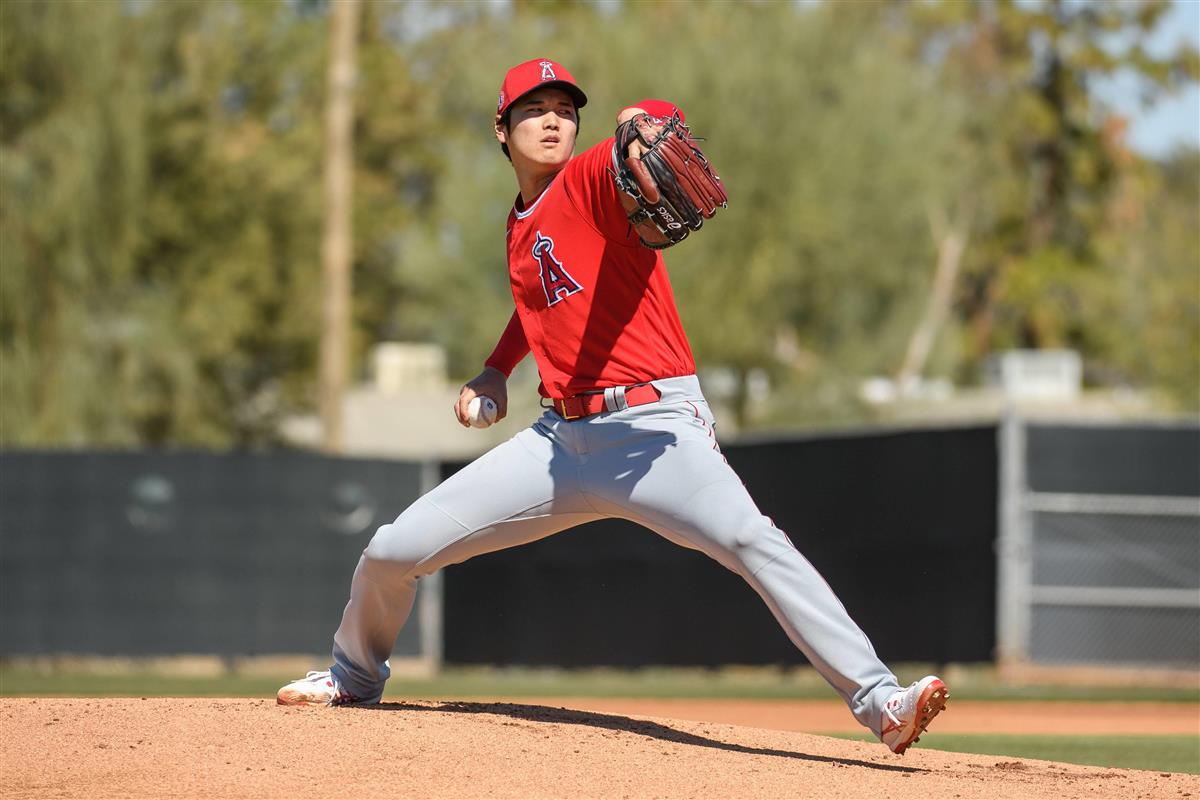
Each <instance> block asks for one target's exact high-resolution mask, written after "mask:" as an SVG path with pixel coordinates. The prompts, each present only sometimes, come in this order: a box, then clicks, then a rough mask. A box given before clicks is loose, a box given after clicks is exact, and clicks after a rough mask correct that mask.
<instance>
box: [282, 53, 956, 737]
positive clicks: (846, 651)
mask: <svg viewBox="0 0 1200 800" xmlns="http://www.w3.org/2000/svg"><path fill="white" fill-rule="evenodd" d="M586 103H587V96H586V95H585V94H584V93H583V91H582V90H581V89H580V88H579V87H578V85H576V82H575V79H574V78H573V77H572V76H571V74H570V73H569V72H568V71H567V70H566V69H565V68H564V67H563V66H562V65H561V64H559V63H557V62H555V61H552V60H550V59H535V60H533V61H527V62H525V63H523V64H519V65H517V66H515V67H513V68H512V69H511V70H509V71H508V73H507V74H506V76H505V78H504V82H503V85H502V86H501V89H500V99H499V104H498V107H497V113H496V117H495V135H496V139H497V141H498V142H499V143H500V146H501V148H502V150H503V151H504V153H505V155H506V156H507V157H508V158H509V160H510V161H511V162H512V168H513V172H514V173H515V175H516V179H517V185H518V187H519V189H520V194H518V195H517V198H516V202H515V203H514V205H513V209H512V211H511V212H510V214H509V217H508V224H507V230H506V233H505V236H506V240H507V246H508V268H509V279H510V282H511V285H512V293H513V300H514V302H515V310H514V311H513V314H512V317H511V319H510V320H509V322H508V325H507V327H506V328H505V330H504V332H503V334H502V335H501V336H500V339H499V342H498V343H497V345H496V347H495V349H494V351H493V352H492V354H491V355H490V356H489V357H488V358H487V360H486V361H485V366H484V368H483V371H482V372H480V373H479V375H478V376H476V377H475V378H473V379H472V380H470V381H469V382H468V383H467V384H466V385H464V386H463V387H462V390H461V393H460V395H459V398H458V402H457V404H456V405H455V407H454V413H455V415H456V416H457V418H458V420H459V422H460V423H461V424H463V425H467V424H469V423H470V421H471V420H470V416H471V415H470V413H469V406H470V403H471V400H473V399H475V398H476V397H484V396H486V397H489V398H491V399H492V400H494V401H495V404H496V416H497V418H498V419H502V418H503V417H504V415H505V413H506V407H507V398H508V392H507V379H508V376H509V374H510V373H511V372H512V370H513V368H514V367H515V366H516V365H517V363H518V362H520V361H521V360H522V359H523V358H524V357H525V356H526V355H527V354H529V353H532V354H533V357H534V360H535V361H536V363H537V367H538V371H539V374H540V377H541V386H540V387H539V391H540V393H541V394H542V396H543V398H544V399H543V405H544V406H545V407H546V409H547V410H546V412H545V413H544V414H543V415H542V416H541V418H540V419H538V420H537V421H536V422H534V423H533V425H532V426H531V427H529V428H527V429H525V430H523V431H521V432H520V433H518V434H517V435H516V436H514V437H513V438H512V439H510V440H508V441H507V442H506V443H504V444H502V445H500V446H499V447H496V448H495V449H494V450H491V451H490V452H488V453H486V454H485V455H483V456H481V457H480V458H479V459H477V460H476V461H474V462H473V463H471V464H470V465H468V466H467V467H466V468H464V469H463V470H461V471H460V472H458V473H457V474H456V475H454V476H453V477H451V478H449V479H448V480H446V481H445V482H444V483H442V484H441V485H440V486H438V487H437V488H435V489H434V490H432V491H431V492H429V493H428V494H426V495H425V496H423V497H421V498H420V499H419V500H417V501H416V502H415V503H413V505H411V506H410V507H409V508H408V509H406V510H405V511H404V512H403V513H402V514H401V515H400V516H399V517H398V518H397V519H396V521H395V522H393V523H391V524H388V525H384V526H383V527H381V528H380V529H379V530H378V531H377V532H376V534H375V536H374V537H373V538H372V539H371V542H370V544H369V545H368V546H367V548H366V550H364V551H363V554H362V558H361V559H360V560H359V563H358V566H357V568H356V569H355V572H354V577H353V581H352V583H351V586H350V600H349V602H348V604H347V605H346V609H345V612H344V614H343V617H342V622H341V625H340V626H339V627H338V629H337V632H336V633H335V634H334V638H333V661H334V663H333V666H332V667H331V669H330V670H328V671H324V672H310V673H309V674H308V675H307V676H306V677H304V678H302V679H300V680H298V681H295V682H293V683H290V684H288V685H287V686H284V687H283V688H282V689H280V690H279V694H278V702H279V703H281V704H287V705H302V704H320V705H359V704H372V703H377V702H379V700H380V697H381V696H382V695H383V687H384V683H385V682H386V681H387V679H388V677H389V675H390V668H389V664H388V657H389V656H390V654H391V650H392V647H393V645H394V644H395V639H396V636H397V634H398V633H399V631H400V629H401V627H402V626H403V625H404V623H405V620H406V619H407V618H408V615H409V613H410V611H411V610H412V606H413V599H414V597H415V594H416V587H417V580H418V579H420V578H421V577H423V576H426V575H430V574H432V573H434V572H435V571H437V570H439V569H441V568H442V567H445V566H447V565H450V564H457V563H460V562H463V561H466V560H467V559H469V558H471V557H473V556H477V555H480V554H481V553H488V552H493V551H496V550H501V549H504V548H508V547H515V546H517V545H521V544H525V543H527V542H533V541H536V540H538V539H541V538H544V537H546V536H550V535H551V534H553V533H557V532H558V531H561V530H564V529H566V528H570V527H573V526H575V525H579V524H581V523H584V522H589V521H591V520H596V519H601V518H604V517H621V518H624V519H628V520H632V521H634V522H637V523H639V524H640V525H643V526H645V527H647V528H649V529H650V530H652V531H654V532H656V533H658V534H659V535H661V536H663V537H665V538H667V539H669V540H670V541H672V542H675V543H676V544H679V545H682V546H683V547H690V548H693V549H696V550H700V551H703V552H704V553H706V554H708V555H709V556H711V557H712V558H714V559H715V560H716V561H718V562H719V563H721V564H722V565H723V566H725V567H727V568H728V569H730V570H733V571H734V572H736V573H737V574H738V575H740V576H742V578H743V579H745V581H746V582H747V583H748V584H749V585H750V587H751V588H752V589H753V590H754V591H756V592H757V593H758V594H759V595H760V596H761V597H762V599H763V601H764V602H765V603H766V604H767V606H768V608H770V610H771V612H772V613H773V614H774V615H775V618H776V619H777V620H778V621H779V624H780V625H782V626H783V628H784V630H785V631H786V632H787V635H788V636H789V637H790V638H791V640H792V642H794V643H795V645H796V646H797V647H798V648H799V649H800V650H801V652H803V653H804V655H805V657H806V658H807V659H808V660H809V662H810V663H811V664H812V665H813V666H814V667H815V668H816V669H817V670H818V671H819V672H820V673H821V675H822V676H823V677H824V678H825V679H826V680H827V681H828V682H829V683H830V685H831V686H832V687H833V688H834V690H835V691H837V693H838V694H839V695H841V697H842V699H843V700H845V702H846V704H847V705H848V706H849V708H850V711H851V713H853V715H854V716H855V718H856V719H858V721H859V722H860V723H862V724H863V725H864V726H866V727H868V728H870V729H871V730H872V731H873V732H874V733H875V735H876V736H878V737H880V739H881V740H882V741H883V742H884V743H885V744H886V745H887V746H888V747H889V748H891V750H892V751H893V752H896V753H903V752H904V751H905V749H906V748H908V746H909V745H910V744H912V743H913V742H915V741H916V740H917V737H918V736H920V735H921V733H922V732H923V731H924V730H925V727H926V726H927V725H928V724H929V722H930V721H931V720H932V719H933V718H934V716H936V715H937V714H938V713H939V712H940V711H941V710H942V708H944V706H945V703H946V700H947V698H948V693H947V689H946V686H945V684H944V683H943V682H942V681H941V680H939V679H938V678H937V677H935V676H932V675H930V676H928V677H926V678H924V679H922V680H920V681H917V682H916V683H914V684H913V685H911V686H909V687H907V688H902V687H900V686H899V684H898V683H897V679H896V677H895V675H893V674H892V673H891V671H890V670H888V669H887V667H885V666H884V664H883V663H882V662H881V661H880V660H879V658H878V657H877V656H876V655H875V651H874V649H873V648H872V646H871V643H870V642H869V641H868V639H867V637H866V635H865V634H864V633H863V632H862V630H860V629H859V627H858V626H857V625H856V624H855V623H854V621H853V620H851V619H850V617H849V615H848V614H847V613H846V610H845V608H844V607H843V606H842V604H841V603H840V602H839V601H838V599H837V597H836V596H834V593H833V591H832V590H831V589H830V587H829V586H828V584H826V583H825V581H824V580H823V579H822V578H821V576H820V575H819V574H818V573H817V571H816V570H815V569H814V568H813V567H812V565H811V564H809V562H808V561H807V560H806V559H805V558H804V556H802V555H801V554H800V553H799V552H798V551H797V550H796V548H795V547H794V546H793V545H792V542H791V540H789V539H788V537H787V536H786V535H785V534H784V533H783V532H782V531H780V530H779V529H778V528H776V527H775V525H774V524H773V523H772V522H771V520H770V519H768V518H767V517H765V516H763V514H762V513H761V512H760V511H759V510H758V508H757V507H756V506H755V504H754V501H753V500H752V499H751V498H750V496H749V494H748V493H747V491H746V488H745V486H744V485H743V484H742V482H741V480H740V479H739V478H738V476H737V475H736V474H735V473H734V471H733V470H732V468H731V467H730V466H729V464H728V463H727V462H726V461H725V458H724V457H723V456H722V455H721V451H720V448H719V447H718V445H717V441H716V438H715V436H714V434H713V425H714V424H715V423H714V420H713V415H712V412H711V411H710V410H709V407H708V403H707V402H705V399H704V395H703V394H702V393H701V391H700V385H699V383H698V382H697V380H696V376H695V371H696V366H695V362H694V361H693V359H692V352H691V349H690V348H689V346H688V341H687V337H686V336H685V335H684V331H683V326H682V325H681V324H680V320H679V315H678V312H677V311H676V307H675V300H674V297H673V295H672V292H671V284H670V281H669V280H668V277H667V270H666V267H665V266H664V263H663V256H662V251H661V249H659V248H661V247H663V246H664V245H669V244H671V243H672V242H673V241H677V240H678V238H679V237H681V236H682V235H686V230H684V231H683V232H682V233H680V232H678V231H677V230H676V229H675V228H672V227H671V226H672V224H673V220H675V219H676V218H678V217H680V216H682V217H684V218H688V215H689V214H692V212H693V209H691V208H688V209H681V208H676V207H670V208H668V209H667V210H665V211H664V208H667V207H666V206H663V207H655V201H656V199H661V198H656V197H655V196H650V195H654V194H655V189H654V187H653V186H652V185H651V186H649V187H647V186H645V185H642V186H641V189H640V191H639V188H637V187H635V186H634V185H633V181H634V178H633V177H630V168H631V169H632V170H633V171H634V172H639V171H642V170H640V167H641V166H642V165H643V164H647V165H650V166H651V167H652V169H650V170H649V171H650V172H654V173H655V177H656V178H659V179H660V182H662V183H663V184H664V186H663V187H662V189H663V191H662V192H661V194H662V197H663V198H666V197H667V196H668V195H672V187H671V186H668V185H666V184H669V183H670V182H671V180H672V176H671V175H668V174H666V172H664V169H666V170H667V171H670V169H676V170H680V169H688V168H695V167H696V165H700V166H702V167H703V168H704V169H705V170H706V171H708V174H709V175H710V176H711V177H712V178H713V179H714V180H715V183H713V185H712V186H710V187H709V188H708V189H697V188H696V187H697V186H700V184H701V183H702V182H703V181H702V180H695V179H693V178H694V176H693V177H690V178H689V177H687V176H683V177H680V176H678V175H676V176H675V177H677V178H679V179H680V181H681V182H685V183H686V186H687V192H685V193H683V194H691V195H693V196H695V195H697V194H699V195H702V196H703V195H705V192H707V193H708V194H707V200H706V202H710V205H711V201H721V200H723V199H724V194H723V190H722V189H720V188H719V179H717V178H716V177H715V175H712V173H711V170H709V167H708V164H707V161H706V160H704V159H703V156H702V154H701V153H700V151H699V150H698V149H694V150H690V151H689V150H680V149H678V146H679V144H680V141H682V142H684V143H685V144H686V143H687V142H688V141H690V139H689V137H688V136H687V134H686V126H685V125H684V124H683V122H684V115H683V112H682V111H681V110H680V109H678V108H676V107H675V106H674V105H672V104H670V103H667V102H664V101H661V100H644V101H641V102H639V103H637V104H636V105H633V106H630V107H628V108H625V109H623V110H621V112H620V113H619V114H618V116H617V123H618V132H617V135H616V136H615V137H612V138H608V139H606V140H605V141H602V142H600V144H598V145H596V146H595V147H592V148H591V149H589V150H586V151H584V152H583V153H581V154H579V155H577V156H574V150H575V138H576V134H577V132H578V128H579V110H580V109H581V108H583V107H584V105H586ZM668 128H669V129H671V130H673V131H675V133H676V134H677V136H676V138H677V139H678V140H679V141H675V142H674V145H675V146H676V147H677V152H682V153H684V154H685V157H683V158H675V159H672V158H671V157H669V156H668V157H662V158H658V160H657V161H653V159H652V156H654V155H655V150H656V147H655V143H654V134H655V133H656V132H658V133H661V132H662V131H663V130H664V129H668ZM647 131H648V132H649V133H648V134H647V135H639V132H641V133H643V134H646V133H647ZM687 146H688V147H692V146H693V145H687ZM689 152H692V153H694V155H695V157H690V156H687V155H686V154H687V153H689ZM573 156H574V157H573ZM663 164H666V165H667V167H666V168H664V167H663ZM672 165H673V166H672ZM623 176H624V177H623ZM643 177H644V176H643ZM639 180H640V179H639ZM673 196H675V199H676V200H680V198H681V197H682V194H681V193H680V192H679V191H678V186H677V185H676V186H675V187H674V195H673ZM631 198H633V199H634V200H636V201H637V202H632V201H631ZM684 199H686V198H684ZM681 202H682V201H681ZM662 203H666V200H662ZM702 205H703V204H702ZM630 209H633V210H632V212H631V210H630ZM701 210H702V212H703V216H709V215H711V213H712V212H713V211H714V210H715V206H714V207H710V208H707V209H701ZM692 216H694V218H695V224H692V222H690V221H689V222H688V225H687V226H686V227H687V228H689V229H692V230H694V229H695V228H698V227H699V222H698V221H699V219H700V217H699V216H695V215H694V214H692ZM651 217H652V218H653V219H654V220H656V222H655V224H654V225H651V224H650V223H648V222H647V219H648V218H651ZM685 221H686V219H685ZM656 228H657V230H656ZM658 234H662V235H661V236H659V235H658ZM916 632H917V633H919V630H918V631H916Z"/></svg>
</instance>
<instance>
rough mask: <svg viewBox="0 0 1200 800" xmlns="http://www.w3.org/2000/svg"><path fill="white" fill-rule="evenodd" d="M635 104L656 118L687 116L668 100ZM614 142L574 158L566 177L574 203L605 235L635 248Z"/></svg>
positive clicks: (564, 173)
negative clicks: (617, 174) (618, 180)
mask: <svg viewBox="0 0 1200 800" xmlns="http://www.w3.org/2000/svg"><path fill="white" fill-rule="evenodd" d="M634 106H636V107H638V108H641V109H642V110H644V111H645V112H646V113H648V114H652V115H654V116H656V117H669V116H672V115H676V114H677V115H678V116H679V119H680V121H683V119H684V117H683V111H682V110H680V109H679V107H678V106H676V105H675V104H674V103H670V102H668V101H666V100H653V99H647V100H642V101H640V102H637V103H634V104H633V105H632V106H626V108H632V107H634ZM614 141H615V140H614V139H613V137H611V136H610V137H608V138H607V139H605V140H604V141H602V142H600V143H599V144H597V145H595V146H594V147H591V148H589V149H587V150H585V151H584V152H583V153H581V154H580V155H578V156H576V157H575V158H573V159H571V162H570V163H569V164H568V165H567V168H566V169H565V170H563V179H564V183H565V186H566V192H567V196H568V197H570V198H571V202H572V203H574V204H575V207H576V208H578V209H579V211H580V212H581V213H582V214H583V215H584V216H585V217H587V218H588V220H590V221H591V223H592V226H593V227H594V228H595V229H596V230H597V231H599V232H600V234H601V235H602V236H604V238H606V239H609V240H610V241H614V242H617V243H619V244H624V245H628V246H631V247H634V246H637V245H638V244H639V240H638V238H637V234H636V233H635V232H634V230H633V226H632V225H630V224H629V219H628V217H627V216H626V212H625V209H624V208H622V207H621V197H620V190H619V189H618V188H617V184H616V182H615V181H614V180H613V175H612V149H613V143H614Z"/></svg>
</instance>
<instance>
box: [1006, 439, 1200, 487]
mask: <svg viewBox="0 0 1200 800" xmlns="http://www.w3.org/2000/svg"><path fill="white" fill-rule="evenodd" d="M1026 455H1027V459H1028V470H1029V488H1030V489H1032V490H1033V491H1035V492H1073V493H1078V494H1123V495H1168V496H1176V497H1197V496H1200V426H1184V425H1178V424H1177V425H1166V424H1164V425H1157V426H1150V425H1146V424H1130V425H1120V426H1108V427H1099V426H1086V427H1085V426H1082V425H1047V424H1037V425H1030V426H1029V427H1028V435H1027V443H1026Z"/></svg>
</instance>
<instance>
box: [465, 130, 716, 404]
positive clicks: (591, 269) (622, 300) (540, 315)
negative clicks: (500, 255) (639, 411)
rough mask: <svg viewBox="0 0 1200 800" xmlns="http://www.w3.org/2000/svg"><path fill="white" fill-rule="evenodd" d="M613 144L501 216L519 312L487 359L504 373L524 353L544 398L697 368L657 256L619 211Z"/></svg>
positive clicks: (573, 163)
mask: <svg viewBox="0 0 1200 800" xmlns="http://www.w3.org/2000/svg"><path fill="white" fill-rule="evenodd" d="M612 147H613V140H612V138H609V139H606V140H605V141H603V142H601V143H600V144H598V145H596V146H595V147H592V148H591V149H589V150H587V151H585V152H583V153H581V154H580V155H578V156H575V157H574V158H572V159H571V160H570V161H569V162H567V165H566V167H564V168H563V170H562V171H561V172H559V173H558V175H556V176H555V177H554V178H553V179H552V180H551V181H550V183H549V185H548V186H547V187H546V188H545V190H544V191H543V192H542V194H541V195H540V196H539V197H538V199H537V200H535V201H534V202H533V203H532V204H530V206H529V207H528V208H523V207H522V203H521V198H520V196H519V195H518V196H517V202H516V204H515V205H514V207H513V210H512V212H511V213H510V214H509V216H508V226H507V234H506V236H507V240H508V273H509V280H510V283H511V285H512V292H513V300H514V301H515V302H516V307H517V308H516V312H515V313H514V314H513V318H512V319H511V320H510V321H509V325H508V328H507V329H506V330H505V332H504V336H502V337H501V340H500V343H499V344H498V345H497V346H496V350H495V351H494V352H493V353H492V356H491V357H490V358H489V359H488V360H487V364H488V365H489V366H494V367H496V368H497V369H500V370H501V371H502V372H504V373H505V374H508V373H510V372H511V371H512V369H513V367H514V366H516V364H517V362H519V361H520V360H521V358H523V357H524V355H525V352H526V351H531V352H532V353H533V357H534V360H535V361H536V362H537V366H538V372H539V374H540V375H541V378H542V385H541V387H540V388H539V391H540V392H541V393H542V394H543V395H545V396H548V397H555V398H559V397H570V396H572V395H576V394H579V393H580V392H585V391H589V390H593V389H602V388H606V387H609V386H628V385H630V384H635V383H644V382H646V381H650V380H654V379H656V378H670V377H674V376H677V375H691V374H692V373H694V372H695V371H696V363H695V360H694V359H693V357H692V350H691V347H689V346H688V342H687V337H686V336H685V335H684V332H683V325H682V323H681V322H680V321H679V312H678V311H677V310H676V307H675V296H674V294H673V293H672V291H671V282H670V280H669V279H668V277H667V268H666V265H665V264H664V263H663V257H662V252H661V251H657V250H651V249H649V248H647V247H645V246H643V245H642V243H641V242H640V241H639V240H638V237H637V234H636V233H635V232H634V231H633V230H632V229H631V226H630V225H629V222H628V220H627V219H626V216H625V210H624V209H623V208H622V207H621V201H620V199H619V195H618V191H619V190H618V189H617V187H616V185H615V184H614V183H613V179H612V176H611V175H610V174H609V172H608V170H609V168H610V167H611V158H612ZM521 339H523V340H524V341H521Z"/></svg>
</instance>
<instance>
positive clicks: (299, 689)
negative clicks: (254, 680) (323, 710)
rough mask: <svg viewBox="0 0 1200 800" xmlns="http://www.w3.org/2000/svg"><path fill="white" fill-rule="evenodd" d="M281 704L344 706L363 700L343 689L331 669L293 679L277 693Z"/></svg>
mask: <svg viewBox="0 0 1200 800" xmlns="http://www.w3.org/2000/svg"><path fill="white" fill-rule="evenodd" d="M275 702H276V703H278V704H279V705H281V706H344V705H353V704H355V703H359V702H361V701H360V700H359V699H358V698H356V697H354V695H352V694H350V693H349V692H345V691H343V690H342V687H341V686H339V685H338V682H337V680H336V679H335V678H334V677H333V674H332V673H331V672H330V671H329V670H325V671H324V672H310V673H308V674H307V675H305V676H304V677H303V678H301V679H300V680H298V681H292V682H291V683H289V684H288V685H287V686H284V687H283V688H282V689H280V690H279V692H278V694H276V695H275Z"/></svg>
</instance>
